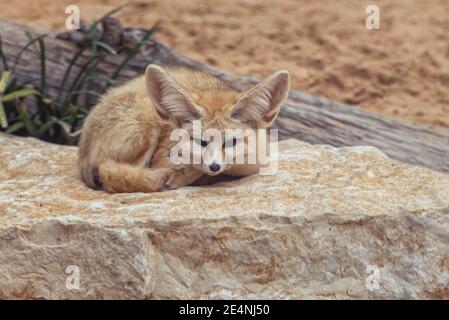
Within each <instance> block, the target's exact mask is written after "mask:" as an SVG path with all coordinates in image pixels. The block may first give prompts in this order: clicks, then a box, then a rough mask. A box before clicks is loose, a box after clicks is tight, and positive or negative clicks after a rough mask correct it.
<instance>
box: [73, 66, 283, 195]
mask: <svg viewBox="0 0 449 320" xmlns="http://www.w3.org/2000/svg"><path fill="white" fill-rule="evenodd" d="M289 87H290V75H289V73H288V71H285V70H281V71H278V72H276V73H274V74H272V75H271V76H270V77H268V78H267V79H265V80H264V81H263V82H261V83H260V84H258V85H256V86H255V87H254V88H252V89H250V90H249V91H246V92H244V93H239V92H237V91H235V90H232V89H230V88H229V87H227V86H226V85H225V84H224V83H223V82H221V81H220V80H218V79H216V78H215V77H213V76H210V75H208V74H205V73H202V72H198V71H193V70H190V69H185V68H169V69H163V68H162V67H160V66H157V65H150V66H148V67H147V69H146V71H145V75H144V76H141V77H139V78H136V79H134V80H131V81H130V82H128V83H127V84H125V85H123V86H121V87H118V88H115V89H112V90H110V91H109V92H107V93H106V94H105V95H103V96H102V97H101V99H100V101H99V103H98V104H97V105H96V106H95V107H94V108H93V110H92V111H91V112H90V114H89V116H88V117H87V119H86V121H85V123H84V126H83V130H82V134H81V139H80V143H79V168H80V174H81V179H82V180H83V181H84V183H85V184H86V185H87V186H89V187H91V188H94V189H104V190H106V191H108V192H111V193H114V192H156V191H162V190H167V189H175V188H179V187H182V186H187V185H190V184H192V183H194V182H195V181H198V180H202V179H204V178H206V177H208V176H215V175H217V174H226V175H231V176H246V175H251V174H254V173H256V172H258V169H259V168H258V165H257V164H255V165H254V164H252V165H251V164H246V165H245V164H226V163H224V162H222V161H219V160H218V159H219V157H217V154H221V153H222V152H223V150H224V149H225V148H227V147H229V146H232V147H233V146H234V145H235V144H237V140H236V139H235V138H234V139H232V141H225V143H224V144H222V145H219V146H217V145H216V144H213V143H208V141H205V140H202V139H195V138H193V137H192V132H193V129H192V128H193V123H194V122H195V120H198V121H196V123H198V122H199V123H200V124H201V131H202V132H204V131H205V130H207V129H210V128H213V129H216V130H219V132H224V130H225V129H248V128H253V129H258V128H268V127H269V126H270V125H271V124H272V123H273V121H274V120H275V118H276V116H277V115H278V113H279V109H280V107H281V104H282V103H283V102H284V100H285V99H286V97H287V95H288V91H289ZM177 128H180V129H185V130H186V132H188V134H189V135H190V137H189V141H191V142H192V143H193V144H195V143H197V147H198V148H196V150H198V149H199V153H198V152H197V153H196V154H195V153H194V152H191V153H190V154H188V155H187V157H189V158H190V160H192V159H197V160H198V158H199V159H200V161H196V164H195V163H192V164H178V165H175V164H173V161H171V160H170V152H171V149H172V148H173V147H174V145H176V143H177V142H178V141H172V139H170V134H171V133H172V132H173V130H175V129H177ZM223 137H224V134H223ZM192 138H193V140H191V139H192ZM239 143H246V142H245V141H243V142H241V141H240V142H239ZM243 150H246V149H245V148H244V149H243ZM245 152H247V150H246V151H245ZM184 156H185V155H183V157H184Z"/></svg>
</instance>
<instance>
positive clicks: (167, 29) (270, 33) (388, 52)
mask: <svg viewBox="0 0 449 320" xmlns="http://www.w3.org/2000/svg"><path fill="white" fill-rule="evenodd" d="M123 3H125V2H124V1H123V0H103V1H101V2H100V1H95V0H78V1H75V0H69V1H67V0H62V1H61V0H57V1H56V0H34V1H29V2H28V1H20V2H18V1H15V2H12V1H6V0H0V17H1V18H6V19H10V20H13V21H16V22H20V23H23V24H27V25H30V26H34V27H39V28H42V29H47V30H59V31H63V30H64V28H65V20H66V18H67V15H66V14H65V8H66V6H68V5H73V4H75V5H78V6H79V7H80V12H81V19H82V20H86V21H92V20H93V19H95V18H99V17H100V16H102V15H103V14H104V13H106V12H107V11H109V10H111V9H113V8H114V7H116V6H118V5H120V4H123ZM370 4H375V5H377V6H378V7H379V8H380V28H381V29H380V30H368V29H367V28H366V27H365V19H366V18H367V16H368V14H366V13H365V8H366V7H367V6H368V5H370ZM117 17H118V18H119V19H120V20H121V22H122V23H123V25H125V26H133V27H149V26H151V25H153V24H154V23H155V22H157V21H159V22H160V25H159V30H158V31H157V33H156V35H155V38H156V39H158V40H160V41H161V42H162V43H164V44H166V45H168V46H170V47H173V48H175V49H177V50H178V51H180V52H182V53H183V54H185V55H187V56H189V57H192V58H194V59H197V60H199V61H201V62H205V63H208V64H211V65H214V66H217V67H219V68H222V69H226V70H228V71H233V72H237V73H242V74H252V75H258V76H266V75H268V74H270V73H271V72H272V71H273V70H275V69H280V68H286V69H288V70H289V71H290V72H291V73H292V76H293V80H294V82H293V86H294V88H296V89H299V90H302V91H306V92H309V93H313V94H318V95H322V96H325V97H328V98H331V99H334V100H338V101H342V102H345V103H349V104H353V105H359V106H361V107H363V108H365V109H369V110H371V111H375V112H379V113H382V114H385V115H389V116H394V117H399V118H405V119H409V120H413V121H418V122H424V123H428V124H432V125H436V126H445V127H449V1H448V0H428V1H423V0H395V1H388V0H376V1H369V2H368V1H360V0H341V1H338V0H330V1H313V0H281V1H279V0H278V1H261V0H245V1H244V0H226V1H212V0H188V1H187V0H160V1H155V0H147V1H136V2H135V5H133V6H129V7H126V8H124V9H123V10H122V11H121V12H119V13H118V14H117Z"/></svg>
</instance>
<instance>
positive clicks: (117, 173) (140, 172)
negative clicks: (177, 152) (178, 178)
mask: <svg viewBox="0 0 449 320" xmlns="http://www.w3.org/2000/svg"><path fill="white" fill-rule="evenodd" d="M175 173H176V170H175V169H173V168H143V167H139V166H134V165H130V164H125V163H119V162H116V161H113V160H106V161H104V162H102V163H101V164H100V165H99V166H98V180H99V181H98V182H99V184H100V185H99V186H98V187H101V188H102V189H104V190H105V191H107V192H110V193H116V192H158V191H162V190H164V189H166V188H167V187H166V182H167V181H168V179H169V178H170V177H171V176H173V175H174V174H175Z"/></svg>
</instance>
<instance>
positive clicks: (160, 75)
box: [145, 65, 290, 176]
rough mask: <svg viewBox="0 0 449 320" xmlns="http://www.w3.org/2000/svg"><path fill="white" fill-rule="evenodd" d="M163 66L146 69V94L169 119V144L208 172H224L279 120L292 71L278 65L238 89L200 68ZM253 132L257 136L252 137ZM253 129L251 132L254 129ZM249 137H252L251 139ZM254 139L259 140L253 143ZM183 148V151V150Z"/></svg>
mask: <svg viewBox="0 0 449 320" xmlns="http://www.w3.org/2000/svg"><path fill="white" fill-rule="evenodd" d="M185 74H186V73H185V72H184V73H181V74H177V72H176V70H169V71H168V70H164V69H163V68H161V67H160V66H156V65H150V66H148V68H147V69H146V72H145V83H146V88H147V92H148V96H149V98H150V100H151V102H152V103H153V105H154V106H155V108H156V111H157V113H158V114H159V116H160V117H161V118H162V119H163V120H164V121H167V123H170V124H171V127H172V128H173V133H175V131H176V132H179V133H180V134H179V135H178V136H181V137H182V138H183V139H182V140H181V142H179V139H176V135H171V137H170V140H171V144H170V147H171V148H177V149H176V150H175V151H176V152H175V153H174V154H176V155H177V156H179V157H181V158H182V160H183V161H184V162H183V163H189V164H191V165H192V166H194V167H195V168H197V169H199V170H201V171H202V172H203V173H205V174H207V175H209V176H215V175H218V174H221V173H226V172H228V171H229V170H231V169H232V167H233V166H234V164H235V163H236V159H237V158H238V159H242V158H243V159H245V160H244V161H247V160H248V158H249V157H250V156H251V154H253V153H257V148H256V149H255V148H254V146H257V145H258V143H257V142H258V141H259V139H261V138H265V139H266V129H267V128H269V127H270V126H271V125H272V123H273V122H274V121H275V119H276V117H277V115H278V113H279V111H280V107H281V105H282V103H283V102H284V101H285V99H286V98H287V96H288V92H289V88H290V75H289V73H288V71H286V70H281V71H278V72H276V73H274V74H272V75H271V76H269V77H268V78H266V79H265V80H264V81H262V82H261V83H260V84H258V85H256V86H255V87H253V88H252V89H250V90H248V91H246V92H243V93H238V92H236V91H234V90H232V89H230V88H228V87H226V86H225V85H224V84H223V83H221V82H220V81H218V80H211V79H210V78H207V79H206V80H204V79H202V77H204V76H203V75H202V74H201V73H195V72H191V73H188V78H185ZM248 132H254V134H255V135H254V136H253V137H254V139H255V140H254V139H253V140H251V139H250V138H248V134H249V133H248ZM250 135H251V134H250ZM250 142H251V143H250ZM254 143H255V144H254ZM179 151H182V152H179Z"/></svg>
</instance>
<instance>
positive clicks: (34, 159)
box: [0, 135, 449, 299]
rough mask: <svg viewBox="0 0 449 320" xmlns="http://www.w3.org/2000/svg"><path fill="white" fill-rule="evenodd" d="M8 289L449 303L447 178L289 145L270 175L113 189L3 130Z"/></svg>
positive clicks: (69, 160) (0, 193)
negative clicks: (156, 188)
mask: <svg viewBox="0 0 449 320" xmlns="http://www.w3.org/2000/svg"><path fill="white" fill-rule="evenodd" d="M78 271H79V288H77V286H76V284H77V283H76V280H74V279H76V276H77V274H78ZM0 298H45V299H56V298H69V299H70V298H81V299H84V298H132V299H142V298H143V299H147V298H150V299H151V298H153V299H162V298H281V299H283V298H312V299H314V298H318V299H322V298H325V299H328V298H449V176H448V175H445V174H441V173H437V172H433V171H431V170H428V169H424V168H420V167H415V166H411V165H407V164H403V163H399V162H397V161H394V160H391V159H389V158H387V157H386V156H385V155H384V154H383V153H382V152H380V151H379V150H377V149H375V148H372V147H351V148H339V149H337V148H334V147H331V146H312V145H309V144H306V143H302V142H299V141H288V142H284V143H282V151H281V152H280V159H279V170H278V172H277V174H276V175H275V176H252V177H247V178H244V179H241V180H238V181H229V182H223V183H220V184H217V185H213V186H207V187H187V188H183V189H179V190H174V191H170V192H163V193H154V194H143V193H135V194H116V195H110V194H106V193H104V192H101V191H94V190H90V189H88V188H87V187H85V186H84V185H83V184H82V183H81V182H80V181H79V179H78V177H77V171H76V148H74V147H65V146H57V145H52V144H47V143H44V142H41V141H38V140H35V139H30V138H18V137H10V136H7V135H0Z"/></svg>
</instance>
